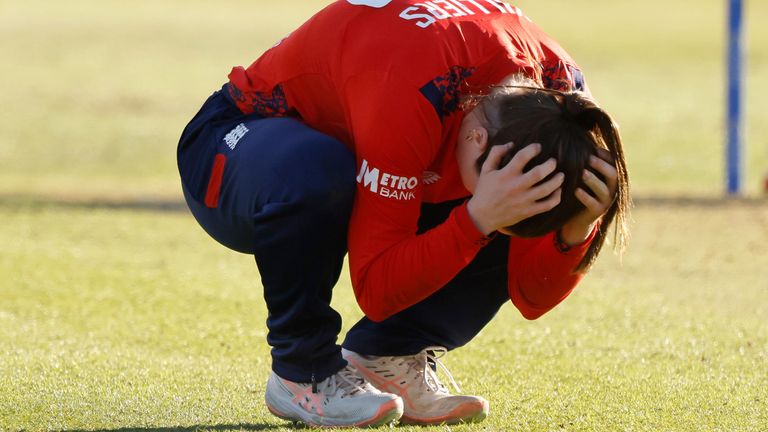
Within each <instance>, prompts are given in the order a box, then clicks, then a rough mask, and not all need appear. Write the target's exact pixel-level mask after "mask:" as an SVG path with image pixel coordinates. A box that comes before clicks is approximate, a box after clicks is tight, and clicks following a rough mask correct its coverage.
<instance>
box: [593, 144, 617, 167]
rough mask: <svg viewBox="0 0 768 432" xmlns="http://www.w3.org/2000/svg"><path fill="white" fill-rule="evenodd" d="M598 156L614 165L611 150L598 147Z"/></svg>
mask: <svg viewBox="0 0 768 432" xmlns="http://www.w3.org/2000/svg"><path fill="white" fill-rule="evenodd" d="M597 156H598V157H600V159H602V160H604V161H606V162H608V163H610V164H611V165H613V162H614V161H613V156H612V155H611V152H609V151H608V150H606V149H604V148H598V149H597Z"/></svg>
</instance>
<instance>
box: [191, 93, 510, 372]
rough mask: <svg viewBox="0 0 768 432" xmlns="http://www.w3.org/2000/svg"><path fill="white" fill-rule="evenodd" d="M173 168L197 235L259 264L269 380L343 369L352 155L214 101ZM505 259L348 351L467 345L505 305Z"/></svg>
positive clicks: (319, 137) (368, 325)
mask: <svg viewBox="0 0 768 432" xmlns="http://www.w3.org/2000/svg"><path fill="white" fill-rule="evenodd" d="M177 159H178V167H179V173H180V175H181V180H182V189H183V191H184V197H185V199H186V201H187V204H188V206H189V208H190V210H191V212H192V214H193V215H194V217H195V218H196V219H197V221H198V222H199V223H200V225H201V226H202V227H203V229H204V230H205V231H206V232H207V233H208V234H210V235H211V237H213V238H214V239H216V240H217V241H218V242H219V243H221V244H223V245H224V246H227V247H229V248H231V249H234V250H236V251H239V252H243V253H247V254H252V255H254V257H255V260H256V264H257V266H258V269H259V274H260V275H261V280H262V285H263V286H264V299H265V301H266V303H267V309H268V311H269V315H268V317H267V328H268V329H269V333H268V335H267V341H268V343H269V344H270V346H272V369H273V370H274V371H275V373H277V374H278V375H280V376H281V377H283V378H285V379H288V380H291V381H295V382H309V381H310V380H311V379H312V377H314V378H315V379H317V380H322V379H324V378H326V377H328V376H330V375H332V374H334V373H335V372H336V371H338V370H339V369H341V368H342V367H343V366H344V365H345V364H346V362H345V361H344V360H343V359H342V358H341V353H340V347H339V345H338V344H337V337H338V334H339V331H340V329H341V317H340V316H339V314H338V313H337V312H336V311H334V310H333V309H332V308H331V306H330V302H331V294H332V290H333V287H334V285H335V284H336V282H337V281H338V278H339V275H340V273H341V269H342V266H343V261H344V256H345V254H346V252H347V241H346V240H347V238H346V235H347V225H348V221H349V216H350V211H351V208H352V203H353V199H354V190H355V177H356V173H355V168H356V167H355V158H354V155H353V154H352V152H351V151H350V150H349V149H348V148H347V147H346V146H345V145H344V144H343V143H341V142H339V141H337V140H335V139H334V138H331V137H329V136H327V135H324V134H322V133H320V132H317V131H315V130H313V129H311V128H309V127H307V126H306V125H304V124H303V123H301V122H300V121H298V120H295V119H288V118H261V117H259V116H258V115H255V114H251V115H244V114H242V113H241V112H240V111H239V110H238V109H237V108H236V107H235V106H234V105H233V104H232V102H231V100H230V99H229V97H228V96H227V94H226V91H218V92H216V93H214V94H213V95H212V96H211V97H210V98H209V99H208V100H207V101H206V102H205V104H204V105H203V107H202V108H201V110H200V112H198V114H197V115H196V116H195V117H194V118H193V119H192V121H191V122H190V123H189V125H187V127H186V128H185V130H184V132H183V133H182V136H181V139H180V142H179V147H178V154H177ZM460 203H461V201H455V202H448V203H442V204H435V205H430V204H427V205H424V206H423V208H422V212H421V217H420V220H419V230H420V231H425V230H427V229H429V228H431V227H433V226H436V225H438V224H440V223H441V222H442V221H443V220H445V219H446V218H447V216H448V214H449V213H450V211H451V209H452V208H453V207H455V206H456V205H459V204H460ZM507 248H508V239H506V237H504V236H498V237H497V239H496V240H494V241H493V242H491V244H489V245H488V246H486V247H485V248H484V249H483V250H482V251H480V253H479V254H478V256H477V257H476V259H475V260H474V261H473V262H472V263H471V264H470V265H469V266H468V267H467V268H466V269H464V270H463V271H462V272H461V273H460V274H459V275H458V276H457V277H456V278H454V279H453V280H452V281H451V282H450V283H449V284H447V285H446V286H445V287H444V288H442V289H441V290H440V291H438V292H437V293H435V294H434V295H432V296H431V297H429V298H427V299H425V300H424V301H422V302H421V303H419V304H417V305H414V306H413V307H411V308H408V309H406V310H404V311H402V312H400V313H398V314H396V315H394V316H392V317H391V318H389V319H387V320H385V321H383V322H379V323H375V322H372V321H370V320H368V319H365V318H364V319H362V320H361V321H360V322H358V323H357V324H356V325H355V326H354V327H353V328H352V329H351V330H350V331H349V332H348V334H347V337H346V340H345V342H344V346H345V347H346V348H348V349H350V350H353V351H356V352H359V353H362V354H372V355H407V354H414V353H417V352H419V351H421V350H422V349H423V348H425V347H427V346H433V345H440V346H444V347H446V348H448V349H453V348H456V347H459V346H462V345H464V344H466V343H467V342H468V341H469V340H471V339H472V338H473V337H474V336H475V335H476V334H477V333H478V332H479V331H480V329H482V328H483V326H485V324H487V323H488V322H489V321H490V320H491V318H492V317H493V316H494V315H495V314H496V312H497V311H498V309H499V308H500V307H501V305H503V304H504V303H505V302H506V301H507V300H508V298H509V297H508V295H507V290H506V279H507V272H506V256H507ZM350 294H351V293H350Z"/></svg>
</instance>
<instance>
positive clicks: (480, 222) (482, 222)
mask: <svg viewBox="0 0 768 432" xmlns="http://www.w3.org/2000/svg"><path fill="white" fill-rule="evenodd" d="M476 205H477V204H476V203H475V202H474V201H473V200H472V198H470V199H469V202H467V213H469V218H470V219H471V220H472V223H474V224H475V227H476V228H477V229H478V231H480V232H481V233H483V235H484V236H488V235H490V234H491V233H492V232H494V231H496V228H495V227H494V226H493V224H491V223H489V222H488V220H487V218H486V217H485V215H484V214H483V212H482V211H481V210H479V209H478V208H477V207H476Z"/></svg>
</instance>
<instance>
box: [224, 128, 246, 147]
mask: <svg viewBox="0 0 768 432" xmlns="http://www.w3.org/2000/svg"><path fill="white" fill-rule="evenodd" d="M247 133H248V128H247V127H245V125H244V124H242V123H240V124H239V125H237V126H235V128H234V129H232V130H231V131H229V133H228V134H227V135H225V136H224V144H226V145H227V147H229V149H230V150H234V149H235V146H236V145H237V143H239V142H240V140H241V139H243V137H244V136H245V134H247Z"/></svg>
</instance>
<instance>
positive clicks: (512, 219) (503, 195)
mask: <svg viewBox="0 0 768 432" xmlns="http://www.w3.org/2000/svg"><path fill="white" fill-rule="evenodd" d="M512 145H513V144H512V143H508V144H505V145H497V146H494V147H493V148H492V149H491V151H490V152H489V153H488V158H487V159H486V160H485V163H483V167H482V169H481V170H480V177H479V178H478V179H477V185H476V186H475V190H474V194H473V195H472V198H471V199H470V200H469V202H468V203H467V210H468V211H469V216H470V217H471V218H472V221H473V222H474V223H475V225H476V226H477V228H478V229H479V230H480V231H481V232H482V233H483V234H485V235H488V234H490V233H492V232H494V231H496V230H498V229H500V228H503V227H507V226H510V225H514V224H516V223H518V222H520V221H521V220H523V219H527V218H529V217H531V216H535V215H537V214H539V213H544V212H546V211H549V210H551V209H553V208H554V207H555V206H557V205H558V204H559V203H560V194H561V192H562V190H561V189H560V186H561V185H562V184H563V180H564V179H565V175H564V174H563V173H557V174H555V175H554V176H553V177H552V178H551V179H549V180H547V181H546V182H544V183H542V184H538V183H539V182H541V181H542V180H544V179H545V178H546V177H547V176H549V175H550V174H551V173H552V172H554V170H555V168H557V161H556V160H555V159H554V158H551V159H549V160H547V161H546V162H544V163H542V164H540V165H536V166H535V167H533V168H532V169H530V170H529V171H528V172H523V169H524V167H525V166H526V165H527V164H528V162H530V161H531V160H532V159H533V158H534V157H536V155H538V154H539V153H540V152H541V145H540V144H530V145H528V146H526V147H525V148H523V149H521V150H520V151H519V152H517V154H515V156H514V157H513V158H512V160H510V161H509V163H508V164H507V165H506V166H504V167H503V168H501V169H499V165H500V163H501V160H502V158H503V157H504V155H505V154H506V153H507V152H508V151H509V149H511V148H512Z"/></svg>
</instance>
